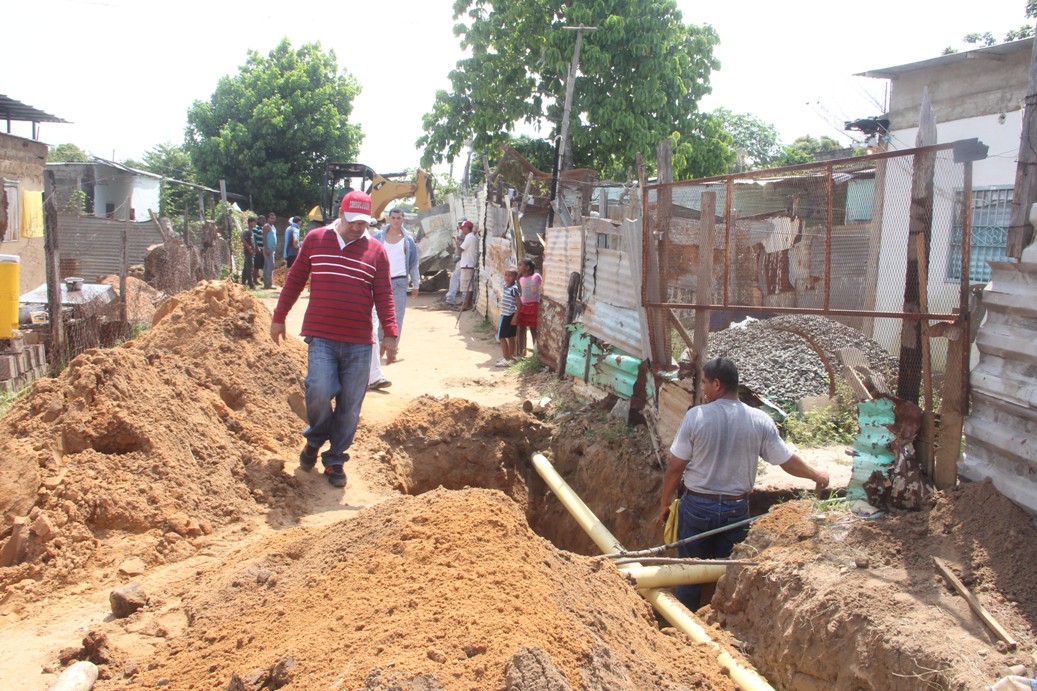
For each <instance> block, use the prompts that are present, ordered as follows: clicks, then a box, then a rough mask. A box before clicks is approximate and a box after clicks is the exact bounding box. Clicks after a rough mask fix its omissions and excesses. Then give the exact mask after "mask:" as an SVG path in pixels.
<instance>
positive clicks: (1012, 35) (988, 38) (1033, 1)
mask: <svg viewBox="0 0 1037 691" xmlns="http://www.w3.org/2000/svg"><path fill="white" fill-rule="evenodd" d="M1024 11H1025V13H1026V18H1027V19H1029V20H1030V21H1029V22H1028V23H1026V24H1023V25H1022V26H1020V27H1019V28H1018V29H1011V30H1009V31H1006V32H1005V37H1004V43H1008V42H1009V41H1019V40H1021V39H1024V38H1030V37H1031V36H1033V28H1034V27H1033V20H1034V19H1037V0H1026V8H1025V10H1024ZM961 40H962V42H963V43H966V44H968V45H970V46H979V47H981V48H985V47H989V46H993V45H996V44H997V43H998V40H997V38H996V37H995V36H994V34H993V33H992V32H990V31H984V32H983V33H979V32H978V31H974V32H972V33H969V34H965V36H964V37H962V39H961ZM957 52H958V49H957V48H954V47H953V46H947V47H946V48H944V49H943V54H944V55H951V54H953V53H957Z"/></svg>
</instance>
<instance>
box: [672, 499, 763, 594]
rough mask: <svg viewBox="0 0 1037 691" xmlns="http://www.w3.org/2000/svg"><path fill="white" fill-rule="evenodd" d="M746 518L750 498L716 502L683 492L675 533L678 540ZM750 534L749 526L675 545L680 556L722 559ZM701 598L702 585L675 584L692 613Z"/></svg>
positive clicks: (685, 557) (684, 557)
mask: <svg viewBox="0 0 1037 691" xmlns="http://www.w3.org/2000/svg"><path fill="white" fill-rule="evenodd" d="M747 518H749V500H748V499H739V500H737V501H718V500H716V499H706V498H705V497H696V496H695V495H694V494H685V495H684V496H683V497H682V498H681V503H680V523H679V524H678V530H677V535H678V536H679V538H680V539H681V540H683V539H684V538H687V537H691V536H693V535H698V534H699V533H704V532H706V531H707V530H713V529H715V528H722V527H723V526H725V525H730V524H732V523H737V522H738V521H744V520H745V519H747ZM748 534H749V526H743V527H741V528H735V529H734V530H728V531H727V532H724V533H720V534H719V535H714V536H712V537H707V538H706V539H704V540H696V541H695V542H692V543H690V544H687V545H681V546H680V547H678V548H677V553H678V554H679V555H680V556H681V558H683V559H723V558H725V557H728V556H730V555H731V550H732V549H734V546H735V545H736V544H738V543H739V542H741V541H742V540H744V539H745V536H746V535H748ZM701 598H702V586H701V585H680V586H677V599H678V600H680V601H681V604H683V605H684V606H685V607H687V608H688V609H690V610H691V611H692V612H694V611H695V610H697V609H698V608H699V606H700V602H699V600H700V599H701Z"/></svg>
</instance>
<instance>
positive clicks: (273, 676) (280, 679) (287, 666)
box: [267, 655, 299, 689]
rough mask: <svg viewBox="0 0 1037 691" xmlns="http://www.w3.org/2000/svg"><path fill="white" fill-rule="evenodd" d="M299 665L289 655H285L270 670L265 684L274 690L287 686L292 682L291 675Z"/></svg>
mask: <svg viewBox="0 0 1037 691" xmlns="http://www.w3.org/2000/svg"><path fill="white" fill-rule="evenodd" d="M298 666H299V663H298V662H297V661H296V659H295V658H294V657H292V656H291V655H285V656H284V657H282V658H281V659H280V660H278V661H277V663H276V664H275V665H274V666H273V668H271V670H270V679H269V680H268V681H267V684H268V685H269V686H270V687H271V688H274V689H279V688H281V687H282V686H287V685H288V684H289V683H290V682H291V681H292V674H293V673H294V672H295V668H296V667H298Z"/></svg>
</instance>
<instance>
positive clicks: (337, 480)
mask: <svg viewBox="0 0 1037 691" xmlns="http://www.w3.org/2000/svg"><path fill="white" fill-rule="evenodd" d="M324 475H325V477H327V478H328V482H329V483H331V486H332V487H345V486H346V472H345V471H344V470H342V466H340V465H329V466H328V467H327V468H325V469H324Z"/></svg>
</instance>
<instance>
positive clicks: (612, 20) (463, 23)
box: [418, 0, 732, 178]
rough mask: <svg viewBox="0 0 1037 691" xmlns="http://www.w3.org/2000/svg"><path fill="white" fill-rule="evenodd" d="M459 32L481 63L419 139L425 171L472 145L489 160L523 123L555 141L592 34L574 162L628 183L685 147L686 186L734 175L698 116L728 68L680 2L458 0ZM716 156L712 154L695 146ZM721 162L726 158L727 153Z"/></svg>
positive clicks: (682, 171)
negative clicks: (664, 153) (689, 180)
mask: <svg viewBox="0 0 1037 691" xmlns="http://www.w3.org/2000/svg"><path fill="white" fill-rule="evenodd" d="M454 18H455V20H457V24H456V25H455V27H454V33H455V34H456V35H457V36H458V37H459V38H460V41H461V46H462V48H464V49H466V50H469V51H470V52H471V57H468V58H465V59H463V60H460V61H458V63H457V66H456V68H455V69H454V70H453V71H452V72H451V73H450V82H451V90H450V91H439V92H438V93H437V94H436V100H435V103H434V104H433V106H432V110H431V111H429V112H428V113H426V114H425V116H424V118H423V125H424V129H425V132H426V134H425V135H424V136H422V137H421V138H420V139H419V140H418V146H419V147H423V148H424V154H423V156H422V164H423V165H424V166H426V167H429V166H431V165H433V164H434V163H439V162H442V161H444V160H445V161H453V159H454V158H455V157H456V156H457V155H458V154H460V153H461V151H462V149H463V148H465V147H466V146H467V145H468V142H469V141H470V142H471V146H472V147H473V149H474V150H475V151H476V152H486V153H489V152H491V151H492V150H494V149H495V148H496V146H497V145H499V144H500V143H503V142H505V141H506V140H507V139H508V138H509V135H510V134H511V133H512V132H514V130H515V127H516V126H517V125H518V124H519V123H527V124H529V125H532V126H533V127H535V128H537V129H538V130H539V131H543V130H547V134H548V136H547V137H545V138H546V139H548V140H550V139H551V138H553V136H555V135H557V134H558V133H559V131H560V128H561V125H560V123H561V119H562V110H563V104H564V100H565V87H566V78H567V75H568V72H569V66H570V63H571V60H572V56H573V51H574V48H575V42H576V32H575V31H572V30H568V29H566V28H564V27H567V26H578V25H581V24H582V25H584V26H588V27H597V29H596V30H595V31H593V32H589V31H588V32H585V33H584V37H583V43H582V49H581V53H580V62H579V72H578V75H577V78H576V80H575V88H574V94H573V101H572V115H571V116H570V121H569V136H570V142H571V148H570V149H569V150H570V151H571V158H572V164H573V165H574V166H576V167H591V168H594V169H596V170H597V171H598V172H599V174H601V175H602V176H605V177H614V178H619V177H623V176H625V175H626V174H627V173H628V171H631V170H632V169H633V167H634V165H635V161H636V156H637V154H638V153H641V154H642V155H643V156H644V158H645V162H646V166H647V167H649V168H653V167H654V162H655V148H656V145H657V144H658V142H659V141H660V140H662V139H664V138H667V137H669V138H672V140H673V141H674V173H675V175H677V176H678V177H690V176H702V175H711V174H714V173H718V172H725V171H726V169H727V167H728V161H729V160H730V159H731V157H732V154H731V152H730V150H728V149H726V148H725V146H724V140H723V139H721V140H716V139H715V138H712V136H711V135H712V134H715V133H716V132H715V129H716V128H715V124H714V123H712V122H711V120H710V119H709V118H706V117H703V116H702V114H700V113H698V112H697V107H698V102H699V100H700V99H701V98H702V97H703V96H704V95H706V94H707V93H709V90H710V88H709V78H710V74H711V73H712V71H713V70H714V69H718V68H719V63H718V61H717V60H716V59H715V58H714V56H713V48H714V46H715V45H716V44H717V43H718V41H719V39H718V37H717V34H716V32H715V31H714V30H713V29H712V27H710V26H701V27H699V26H693V25H686V24H685V23H684V22H683V18H682V15H681V12H680V10H678V9H677V5H676V3H675V2H674V0H610V1H606V0H456V1H455V2H454ZM707 146H708V147H709V148H710V149H711V150H712V153H711V154H710V155H704V154H703V151H702V150H699V151H696V147H699V148H700V149H705V148H706V147H707ZM717 153H720V154H722V155H721V156H719V158H718V157H717V156H716V155H713V154H717Z"/></svg>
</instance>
